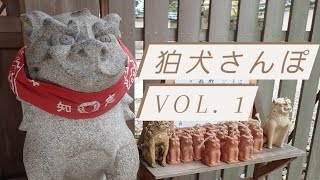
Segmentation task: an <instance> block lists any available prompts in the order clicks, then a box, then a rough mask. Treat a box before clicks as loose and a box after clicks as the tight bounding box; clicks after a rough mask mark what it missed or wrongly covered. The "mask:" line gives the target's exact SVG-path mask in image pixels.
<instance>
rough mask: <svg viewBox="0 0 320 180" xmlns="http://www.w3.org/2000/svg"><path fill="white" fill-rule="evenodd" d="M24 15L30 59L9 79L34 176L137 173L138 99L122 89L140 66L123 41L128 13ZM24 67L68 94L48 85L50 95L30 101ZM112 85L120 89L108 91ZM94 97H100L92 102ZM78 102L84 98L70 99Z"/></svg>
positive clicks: (35, 81) (40, 83)
mask: <svg viewBox="0 0 320 180" xmlns="http://www.w3.org/2000/svg"><path fill="white" fill-rule="evenodd" d="M21 19H22V22H23V25H24V32H25V38H26V40H27V47H26V49H25V53H24V52H21V54H20V55H21V57H25V64H24V67H23V68H22V69H18V70H19V71H15V70H16V69H15V70H13V71H10V74H9V82H10V83H11V88H12V90H13V91H14V93H15V94H16V95H17V97H18V99H20V100H21V104H22V110H23V121H22V123H21V125H20V129H21V130H24V131H27V135H26V139H25V145H24V152H23V155H24V157H23V160H24V165H25V169H26V172H27V176H28V179H29V180H62V179H86V180H88V179H90V180H95V179H100V178H104V176H106V178H107V179H123V180H128V179H135V178H136V174H137V171H138V167H139V154H138V149H137V146H136V143H135V141H134V137H133V135H132V133H131V131H130V130H129V128H128V127H127V125H126V120H130V119H132V118H134V114H133V112H131V110H130V109H129V104H130V103H132V98H131V97H130V96H129V95H128V94H126V92H127V90H126V91H123V90H124V89H123V88H122V87H124V88H128V89H129V87H130V85H131V84H132V83H133V79H134V77H133V76H134V74H135V73H136V69H135V67H133V68H131V69H130V68H129V70H130V71H129V70H128V63H132V62H133V60H132V57H129V56H128V53H126V51H127V49H126V48H125V47H124V45H123V44H122V43H121V42H120V40H119V38H120V35H121V34H120V31H119V23H120V22H121V18H120V17H119V16H118V15H116V14H110V15H107V16H105V17H103V18H102V19H100V18H98V17H96V16H93V15H91V13H90V12H89V10H87V9H83V10H80V11H77V12H72V13H63V14H59V15H56V16H53V17H51V16H49V15H47V14H45V13H43V12H40V11H33V12H29V13H27V14H24V15H22V17H21ZM130 56H131V54H130ZM20 60H21V58H16V59H15V61H14V62H15V63H16V64H13V65H12V67H14V68H21V62H20ZM134 62H135V61H134ZM133 65H134V64H133ZM130 67H131V66H130ZM22 71H25V72H26V73H25V74H26V76H27V77H28V79H27V80H28V81H30V83H32V85H33V86H34V88H35V89H36V90H37V89H41V88H44V87H49V88H47V90H49V89H50V88H53V89H55V88H56V89H58V90H59V91H62V92H63V93H62V95H61V97H60V96H59V97H57V96H56V94H55V93H56V92H55V91H50V93H53V95H52V94H50V93H44V91H45V90H43V89H42V90H41V91H39V93H40V94H41V93H42V94H45V95H42V96H40V97H41V98H40V99H41V100H40V101H37V102H38V105H37V106H35V105H33V104H32V103H30V102H33V101H34V100H35V99H37V98H38V95H39V94H35V95H34V97H35V98H33V99H30V98H29V100H30V102H28V101H26V100H25V99H28V97H30V96H28V95H32V92H33V91H29V93H30V94H28V95H25V96H24V98H23V93H25V92H26V91H27V90H28V88H26V91H22V90H21V88H25V86H19V82H20V81H19V80H18V79H14V78H15V77H19V76H17V75H18V73H20V72H22ZM15 73H16V74H15ZM130 73H131V75H132V74H133V76H132V77H130V79H128V78H127V75H128V74H130ZM28 81H26V82H28ZM26 84H27V83H26ZM115 84H117V85H115ZM27 85H28V84H27ZM118 85H119V86H118ZM19 88H20V89H19ZM117 88H120V89H121V90H117ZM44 89H45V88H44ZM115 89H116V90H115ZM58 90H57V91H58ZM105 90H110V91H112V92H113V93H111V94H109V95H108V96H106V95H105V92H106V91H105ZM119 92H124V93H123V95H119ZM57 93H58V92H57ZM58 94H59V93H58ZM94 97H97V100H96V101H93V100H92V101H89V102H86V98H87V99H90V98H94ZM117 98H118V99H117ZM35 101H36V100H35ZM78 101H79V102H83V103H82V104H80V105H77V106H75V107H74V106H72V105H68V102H69V103H70V104H72V103H73V104H76V103H77V102H78ZM44 102H45V103H44ZM41 103H42V104H41ZM39 104H40V105H39ZM51 105H53V106H51ZM110 107H112V108H110ZM50 108H51V110H52V109H53V110H52V113H49V112H50V111H49V110H50ZM108 108H109V110H108V111H106V109H108ZM48 109H49V110H48ZM47 110H48V111H49V112H48V111H47ZM59 113H64V115H65V116H64V115H61V116H60V114H59ZM69 114H70V116H69Z"/></svg>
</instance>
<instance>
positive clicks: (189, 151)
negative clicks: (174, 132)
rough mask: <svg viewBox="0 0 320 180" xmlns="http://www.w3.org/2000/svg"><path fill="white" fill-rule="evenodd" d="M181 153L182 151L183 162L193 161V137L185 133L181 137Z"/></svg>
mask: <svg viewBox="0 0 320 180" xmlns="http://www.w3.org/2000/svg"><path fill="white" fill-rule="evenodd" d="M180 151H181V158H180V159H181V161H182V162H190V161H193V147H192V137H191V135H190V134H187V133H184V134H183V135H182V136H181V137H180Z"/></svg>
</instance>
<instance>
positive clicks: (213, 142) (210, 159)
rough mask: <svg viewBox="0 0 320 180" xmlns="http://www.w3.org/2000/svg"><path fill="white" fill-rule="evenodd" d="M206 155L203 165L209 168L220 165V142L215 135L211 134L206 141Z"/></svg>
mask: <svg viewBox="0 0 320 180" xmlns="http://www.w3.org/2000/svg"><path fill="white" fill-rule="evenodd" d="M204 146H205V150H204V155H203V158H202V163H203V164H205V165H207V166H216V165H218V164H219V163H220V156H221V152H220V140H219V139H218V138H217V137H216V134H215V133H212V134H210V135H209V136H208V137H207V138H206V140H205V141H204Z"/></svg>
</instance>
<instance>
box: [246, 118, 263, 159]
mask: <svg viewBox="0 0 320 180" xmlns="http://www.w3.org/2000/svg"><path fill="white" fill-rule="evenodd" d="M249 128H250V130H251V134H252V136H253V153H259V152H261V151H262V147H263V129H262V128H261V127H260V126H259V125H254V124H250V125H249Z"/></svg>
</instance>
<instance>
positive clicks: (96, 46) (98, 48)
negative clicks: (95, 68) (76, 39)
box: [74, 39, 108, 61]
mask: <svg viewBox="0 0 320 180" xmlns="http://www.w3.org/2000/svg"><path fill="white" fill-rule="evenodd" d="M74 48H75V49H74V52H75V54H76V55H78V56H80V57H82V58H88V59H92V60H94V59H96V60H97V59H99V60H100V61H105V60H106V59H107V54H108V50H107V47H106V46H105V45H104V44H103V43H101V42H98V41H96V40H91V39H90V40H87V41H84V42H81V43H79V44H77V45H75V47H74Z"/></svg>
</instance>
